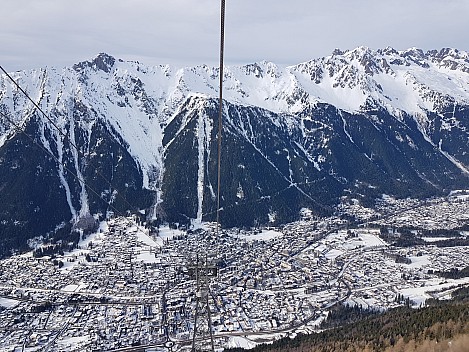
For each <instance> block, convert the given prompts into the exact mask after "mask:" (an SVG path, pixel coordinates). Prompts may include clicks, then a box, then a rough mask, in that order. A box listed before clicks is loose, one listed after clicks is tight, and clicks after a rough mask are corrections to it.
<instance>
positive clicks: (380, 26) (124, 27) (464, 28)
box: [0, 0, 469, 71]
mask: <svg viewBox="0 0 469 352" xmlns="http://www.w3.org/2000/svg"><path fill="white" fill-rule="evenodd" d="M1 2H2V4H1V12H2V16H1V19H0V44H1V47H0V65H2V66H3V67H4V68H5V69H6V70H8V71H15V70H22V69H29V68H37V67H43V66H46V65H47V66H58V67H62V66H70V65H72V64H74V63H77V62H80V61H83V60H89V59H92V58H93V57H95V56H96V55H97V54H98V53H100V52H106V53H109V54H111V55H113V56H115V57H116V58H122V59H126V60H127V59H128V60H139V61H141V62H143V63H145V64H148V65H154V64H167V63H169V64H175V65H178V66H179V65H185V66H194V65H199V64H204V63H205V64H209V65H217V64H218V55H219V54H218V50H219V31H220V20H219V14H220V2H221V1H220V0H1ZM468 17H469V0H226V27H225V30H226V37H225V40H226V47H225V63H226V64H245V63H252V62H255V61H260V60H268V61H272V62H275V63H277V64H287V65H290V64H291V65H293V64H297V63H300V62H303V61H307V60H309V59H312V58H317V57H322V56H327V55H330V54H331V53H332V51H333V50H334V49H335V48H340V49H352V48H355V47H357V46H360V45H365V46H368V47H370V48H372V49H378V48H384V47H386V46H392V47H394V48H395V49H398V50H403V49H407V48H409V47H419V48H422V49H424V50H428V49H440V48H442V47H454V48H458V49H460V50H466V51H467V50H469V40H468V39H467V35H468V34H469V20H468Z"/></svg>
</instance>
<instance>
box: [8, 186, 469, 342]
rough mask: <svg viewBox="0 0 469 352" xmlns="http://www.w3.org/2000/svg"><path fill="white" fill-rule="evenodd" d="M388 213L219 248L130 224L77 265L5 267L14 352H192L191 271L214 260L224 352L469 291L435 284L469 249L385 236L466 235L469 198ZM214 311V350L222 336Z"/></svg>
mask: <svg viewBox="0 0 469 352" xmlns="http://www.w3.org/2000/svg"><path fill="white" fill-rule="evenodd" d="M388 202H389V200H388ZM382 209H387V212H384V211H381V212H380V210H379V209H378V210H374V211H370V210H366V209H363V208H357V207H349V208H347V209H343V212H344V213H347V215H349V217H350V216H352V215H353V216H354V217H355V218H357V219H358V221H357V222H356V223H355V224H350V223H348V222H347V221H344V220H342V219H341V217H339V216H338V217H331V218H326V219H316V218H305V219H303V220H302V221H299V222H295V223H292V224H288V225H286V226H283V227H281V228H268V229H262V230H249V231H245V230H240V229H229V230H221V231H220V233H219V235H218V237H216V236H215V231H214V226H213V224H203V225H201V226H200V228H198V229H191V230H177V229H170V228H168V227H162V228H159V229H155V230H152V231H151V230H149V229H145V228H143V227H140V226H137V225H136V224H135V222H134V221H133V220H132V219H130V218H115V219H110V220H108V221H106V222H103V223H102V224H101V226H100V229H99V231H98V232H97V233H95V234H92V235H90V236H88V237H87V238H86V239H84V240H82V241H81V242H80V248H78V249H76V250H74V251H72V252H68V253H65V254H64V255H61V256H55V257H54V258H51V257H46V256H44V257H34V256H33V255H32V253H28V254H23V255H15V256H12V257H11V258H8V259H5V260H2V261H0V306H1V307H2V308H0V351H40V350H41V351H64V350H67V351H79V350H84V351H93V350H122V351H124V350H126V351H131V350H134V351H137V350H148V351H158V350H161V351H170V350H172V351H184V350H190V348H191V344H192V336H193V331H194V318H195V311H196V309H195V307H196V304H197V297H198V296H197V295H196V293H195V291H196V286H197V285H196V281H195V279H194V277H193V276H191V275H190V274H191V271H190V270H189V269H190V268H193V267H194V266H195V265H196V264H197V262H198V261H199V263H200V261H205V259H206V258H207V262H208V263H209V264H210V265H214V266H217V267H218V275H217V276H216V277H212V278H211V281H210V290H209V307H210V312H211V321H212V324H213V333H214V337H215V339H214V341H215V346H216V347H217V348H227V347H254V346H255V345H257V344H259V343H262V342H268V341H273V340H275V339H279V338H282V337H285V336H295V335H296V334H299V333H312V332H315V331H317V330H318V325H319V324H320V323H321V322H322V321H323V320H324V319H325V318H326V317H327V314H328V311H329V310H330V308H331V307H332V306H333V305H335V304H336V303H338V302H344V303H347V304H351V305H359V306H362V307H372V308H375V309H380V310H387V309H390V308H395V307H399V306H403V305H409V306H413V307H421V306H425V304H426V301H427V300H428V299H440V300H441V299H445V298H449V297H450V296H451V293H452V292H453V291H454V290H456V289H458V288H460V287H462V286H465V285H468V284H469V277H460V278H458V279H444V278H442V277H441V275H437V274H435V273H438V272H449V271H451V270H454V269H462V268H465V267H469V255H468V253H469V247H467V246H461V245H459V246H452V247H448V246H446V247H441V246H438V243H437V242H438V241H439V240H443V239H444V240H450V239H451V238H449V237H448V236H447V237H445V238H441V237H425V238H424V240H423V241H422V243H421V244H419V245H411V246H408V247H397V246H393V245H391V244H389V241H388V242H386V241H385V240H383V234H382V230H381V231H380V229H379V228H378V226H379V227H381V228H383V227H386V226H389V227H390V228H391V227H392V228H393V230H392V231H393V235H396V233H397V232H398V230H396V229H398V228H399V226H398V225H397V224H399V223H402V224H407V225H409V224H412V227H413V228H414V229H418V228H420V229H429V227H428V226H430V225H431V226H434V227H431V228H430V229H434V228H438V223H439V218H438V216H440V217H441V218H444V227H440V228H445V229H448V230H454V229H455V228H457V227H458V226H461V224H463V223H464V221H465V220H464V219H466V220H467V214H469V198H468V197H463V196H461V195H454V196H451V197H447V198H444V199H438V200H433V201H430V202H417V201H413V200H407V201H401V202H397V201H393V202H392V204H391V203H389V204H388V206H387V207H383V208H382ZM428 214H430V215H428ZM436 214H438V216H437V215H436ZM463 215H465V216H466V217H465V218H464V217H463ZM426 216H429V217H431V220H432V221H431V223H430V222H429V221H426ZM442 221H443V220H442ZM426 226H427V227H426ZM401 227H402V226H401ZM413 231H414V235H415V236H417V237H418V236H420V235H421V233H419V232H418V231H419V230H413ZM460 236H461V237H460V238H459V239H463V240H466V237H465V236H466V233H465V232H461V231H460ZM199 291H200V292H203V291H204V290H202V289H201V290H199ZM202 297H204V296H203V294H202ZM205 308H206V307H202V308H201V310H200V314H199V316H198V322H197V326H198V332H197V335H196V339H195V340H196V342H197V344H200V345H203V344H204V342H203V341H205V343H207V342H208V336H209V335H208V333H207V325H208V324H207V314H205V313H207V311H206V310H205ZM132 346H133V347H132ZM126 348H127V349H126Z"/></svg>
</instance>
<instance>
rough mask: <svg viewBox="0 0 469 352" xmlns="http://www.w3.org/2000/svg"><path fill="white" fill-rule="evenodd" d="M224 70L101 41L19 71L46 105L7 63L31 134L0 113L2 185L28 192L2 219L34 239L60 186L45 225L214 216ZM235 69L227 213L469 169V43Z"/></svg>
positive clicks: (279, 210)
mask: <svg viewBox="0 0 469 352" xmlns="http://www.w3.org/2000/svg"><path fill="white" fill-rule="evenodd" d="M218 72H219V70H218V68H212V67H208V66H206V65H201V66H196V67H187V68H175V67H171V66H170V65H159V66H146V65H144V64H142V63H138V62H126V61H122V60H117V59H115V58H113V57H111V56H109V55H107V54H100V55H98V56H97V57H96V58H94V59H93V60H92V61H85V62H81V63H78V64H76V65H74V66H73V67H67V68H62V69H58V68H49V67H48V68H42V69H37V70H31V71H21V72H15V73H12V76H13V78H14V79H15V80H16V81H17V82H18V83H19V84H20V85H21V86H22V87H23V88H24V89H25V90H26V91H27V92H28V94H29V95H30V96H31V98H32V99H33V100H34V101H35V102H36V103H37V104H38V105H39V106H40V107H41V108H42V109H43V111H45V113H46V114H47V115H48V118H46V117H45V116H43V115H42V114H41V113H40V112H39V111H37V110H36V108H35V107H34V106H33V104H32V103H31V102H30V101H28V100H27V99H26V97H25V96H24V95H23V94H22V93H21V92H20V91H19V90H18V89H17V88H16V87H15V85H13V84H12V83H11V82H10V81H9V80H8V78H7V77H6V76H5V75H1V76H0V112H2V114H4V115H6V116H8V118H9V119H13V120H14V121H15V123H16V124H18V125H21V128H22V129H23V130H24V131H26V133H27V135H25V134H21V133H19V131H18V130H17V128H16V127H14V126H12V125H11V124H10V123H9V122H8V120H7V119H6V118H5V117H4V116H2V115H0V174H1V175H0V176H3V180H1V179H0V190H8V192H6V193H5V192H4V193H3V194H4V195H3V197H4V199H7V198H8V199H16V200H15V201H13V203H12V204H14V206H13V205H11V206H10V207H6V206H4V207H3V208H1V207H0V208H1V209H0V216H1V217H2V219H3V220H1V219H0V221H2V223H4V225H5V224H6V225H5V226H8V229H9V230H8V231H12V232H14V228H15V226H17V223H20V224H23V225H24V226H26V227H28V226H29V227H28V229H29V230H28V231H29V232H28V233H29V234H28V236H32V235H33V234H34V232H35V230H34V226H33V225H31V224H29V225H26V224H28V223H30V220H29V219H30V216H31V214H33V215H34V214H36V217H37V218H38V219H39V218H42V217H44V216H47V213H46V209H50V207H49V206H50V204H52V203H54V202H57V201H58V199H61V201H60V202H61V204H64V205H65V207H61V211H59V212H58V214H59V215H60V216H59V215H57V219H54V221H51V223H48V224H44V226H43V228H41V230H40V231H39V230H38V232H39V233H37V235H44V234H47V233H54V231H55V232H56V231H57V228H59V229H60V228H63V227H64V226H65V225H64V224H68V223H74V222H76V221H77V220H78V219H80V218H83V217H86V216H87V215H89V214H90V213H91V214H96V213H100V214H103V216H104V215H105V212H106V211H116V210H117V209H118V210H122V211H125V210H127V209H129V208H131V207H134V208H137V209H141V208H149V207H151V205H157V206H154V207H153V210H152V212H151V213H152V214H153V215H158V216H160V217H161V216H163V217H165V218H167V219H170V220H178V221H182V220H183V219H187V218H195V219H198V220H201V219H209V218H210V216H211V215H210V214H213V210H214V203H213V198H214V189H215V188H216V179H215V178H214V172H215V170H216V167H215V164H214V163H215V160H214V159H215V158H214V156H215V155H216V143H215V136H216V130H215V128H214V126H216V124H217V121H216V120H217V100H216V98H217V97H218ZM224 82H225V83H224V85H225V86H224V98H225V99H226V102H227V105H226V106H225V110H224V111H225V114H224V115H225V116H224V118H225V123H226V127H225V131H224V147H225V148H226V150H225V151H224V153H226V155H225V158H224V159H223V160H224V167H225V168H226V169H225V170H224V171H225V172H227V173H228V174H229V176H227V178H226V179H225V181H224V184H226V188H225V192H226V194H225V195H224V199H225V200H226V201H227V202H228V203H229V204H228V205H226V206H225V207H224V208H225V209H229V208H232V209H234V210H233V213H232V214H231V215H226V222H227V223H229V224H236V220H235V219H236V216H235V215H233V214H235V213H236V212H238V213H239V212H242V211H243V209H244V211H245V213H246V214H245V217H247V218H249V219H250V220H249V221H246V222H248V223H249V222H251V223H256V222H257V223H259V222H267V221H269V219H270V220H271V219H277V221H283V220H282V216H280V215H279V214H284V215H285V214H289V215H288V216H286V215H285V216H284V220H285V219H288V218H291V217H294V215H293V214H296V213H297V210H298V207H303V206H305V207H311V208H318V209H319V208H321V209H322V210H324V209H323V208H324V207H325V208H328V207H330V206H333V204H334V203H336V202H337V199H338V197H340V196H341V195H344V194H355V193H358V194H359V195H360V196H361V197H363V198H364V199H365V198H369V197H374V196H375V195H376V194H378V193H379V192H384V191H386V192H388V193H392V192H393V190H394V192H395V195H396V196H407V195H421V196H423V195H428V194H431V193H432V192H436V191H442V190H445V189H449V188H451V187H452V185H453V184H454V185H458V186H461V185H464V184H465V182H466V179H467V177H466V176H465V175H466V174H468V173H469V155H468V154H467V140H468V137H469V136H468V129H469V108H468V106H469V54H468V53H466V52H462V51H458V50H456V49H442V50H439V51H436V50H435V51H429V52H426V53H425V52H423V51H422V50H419V49H416V48H412V49H409V50H405V51H396V50H394V49H392V48H386V49H383V50H378V51H373V50H371V49H369V48H366V47H359V48H356V49H354V50H350V51H340V50H336V51H334V53H333V54H332V55H331V56H328V57H325V58H319V59H314V60H311V61H308V62H304V63H301V64H298V65H294V66H287V67H283V66H279V65H276V64H274V63H271V62H265V61H263V62H258V63H253V64H249V65H243V66H228V67H226V68H225V77H224ZM49 119H50V120H49ZM56 127H58V128H59V129H60V131H58V130H57V128H56ZM28 136H29V137H32V138H34V139H35V142H36V143H38V144H39V145H40V146H42V147H43V148H45V149H46V150H47V151H48V152H49V153H50V155H47V154H46V153H44V151H40V150H36V149H37V148H39V147H38V145H37V144H35V143H34V142H32V141H31V140H29V139H28V138H29V137H28ZM74 146H77V147H78V150H77V149H76V148H75V147H74ZM230 148H231V149H230ZM28 150H33V151H34V152H28ZM28 153H30V154H29V155H35V157H36V159H37V160H36V161H35V160H31V159H30V158H28ZM19 154H23V156H22V159H21V160H20V159H17V158H18V155H19ZM15 158H16V159H15ZM38 158H39V159H40V160H39V159H38ZM23 159H24V160H23ZM54 165H55V166H54ZM44 168H52V169H53V170H49V173H46V174H44V171H43V170H44ZM25 175H28V176H27V177H26V176H25ZM45 175H46V176H47V177H48V178H46V179H42V181H38V182H39V184H42V185H43V187H44V189H47V192H46V193H47V196H44V194H43V195H42V196H41V192H38V194H37V199H36V198H34V199H30V198H31V194H22V196H21V197H17V196H16V195H17V194H18V192H19V191H18V190H19V189H23V190H24V189H25V185H31V184H33V182H32V178H38V179H40V178H41V177H46V176H45ZM80 180H84V181H86V185H85V184H84V183H83V182H81V181H80ZM419 183H420V184H421V185H419ZM370 190H376V191H370ZM31 192H32V193H34V192H33V191H31ZM142 192H143V193H142ZM229 192H231V193H232V194H231V193H230V194H228V193H229ZM344 192H345V193H344ZM23 193H27V192H23ZM95 193H96V194H95ZM285 197H286V198H287V199H288V201H285ZM103 199H104V200H103ZM24 202H27V203H28V204H27V205H25V204H24ZM109 202H110V204H111V207H109V204H107V203H109ZM103 203H104V204H103ZM259 203H262V206H259ZM246 204H254V205H252V207H253V209H252V211H251V210H249V211H248V210H247V209H250V208H249V207H246ZM18 208H19V209H22V210H21V211H17V210H16V211H17V213H15V209H18ZM62 208H65V209H62ZM241 208H242V209H241ZM259 209H260V210H259ZM134 210H135V209H134ZM258 210H259V211H260V213H262V214H260V213H258ZM48 211H49V210H48ZM227 212H228V211H227ZM18 213H19V214H21V215H18V216H17V214H18ZM248 213H249V214H248ZM275 214H277V215H275ZM251 215H252V216H251ZM16 216H17V218H15V217H16ZM279 219H280V220H279ZM15 221H16V225H15ZM5 231H6V230H5ZM5 231H4V232H5Z"/></svg>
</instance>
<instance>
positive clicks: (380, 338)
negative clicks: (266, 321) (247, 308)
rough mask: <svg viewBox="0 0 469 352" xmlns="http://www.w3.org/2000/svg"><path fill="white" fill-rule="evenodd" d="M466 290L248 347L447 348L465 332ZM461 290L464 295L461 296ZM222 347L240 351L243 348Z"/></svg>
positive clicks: (258, 351)
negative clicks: (419, 305) (447, 299)
mask: <svg viewBox="0 0 469 352" xmlns="http://www.w3.org/2000/svg"><path fill="white" fill-rule="evenodd" d="M467 291H469V290H468V289H467V288H465V289H462V290H458V291H456V295H457V300H455V301H453V302H445V303H442V302H437V303H435V304H434V305H432V306H429V307H425V308H421V309H416V310H415V309H411V308H408V307H401V308H396V309H393V310H390V311H388V312H385V313H383V314H380V315H372V316H370V317H366V318H364V319H363V320H361V321H358V322H354V323H351V324H348V325H345V326H342V327H339V328H335V329H330V330H326V331H323V332H321V333H317V334H310V335H298V336H297V337H296V338H294V339H290V338H289V337H285V338H283V339H281V340H278V341H276V342H274V343H273V344H270V345H264V344H262V345H259V346H257V347H255V348H254V349H252V350H250V351H252V352H278V351H289V352H333V351H334V352H337V351H345V352H348V351H376V352H378V351H380V352H394V351H396V352H397V351H400V352H407V351H448V350H450V349H449V345H448V341H450V340H451V341H453V343H456V344H455V345H452V346H453V347H454V346H459V345H458V344H460V343H461V341H463V340H464V336H465V335H468V334H469V304H468V301H467V297H469V294H468V292H467ZM461 294H462V295H463V297H465V298H462V299H461V298H460V295H461ZM464 341H465V340H464ZM436 342H438V343H436ZM445 343H446V345H445ZM435 346H436V347H435ZM445 346H446V349H445ZM460 346H461V348H462V347H465V348H466V349H459V350H456V349H451V351H455V352H456V351H458V352H459V351H467V345H464V344H462V345H460ZM438 348H440V349H438ZM225 351H227V352H228V351H230V352H240V351H243V349H241V348H235V349H228V350H225Z"/></svg>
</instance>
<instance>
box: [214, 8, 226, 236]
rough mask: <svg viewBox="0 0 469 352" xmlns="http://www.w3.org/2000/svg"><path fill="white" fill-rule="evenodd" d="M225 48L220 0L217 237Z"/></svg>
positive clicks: (223, 18) (223, 22)
mask: <svg viewBox="0 0 469 352" xmlns="http://www.w3.org/2000/svg"><path fill="white" fill-rule="evenodd" d="M224 49H225V0H221V16H220V70H219V71H220V91H219V94H220V95H219V101H218V168H217V171H218V172H217V177H218V189H217V228H216V235H217V237H218V232H219V227H220V189H221V138H222V131H223V122H222V118H223V61H224Z"/></svg>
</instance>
